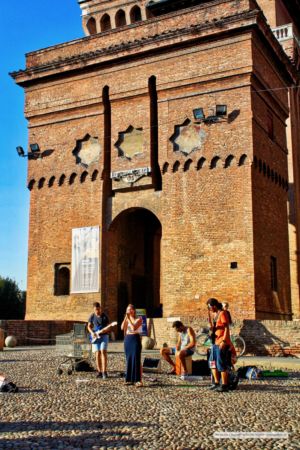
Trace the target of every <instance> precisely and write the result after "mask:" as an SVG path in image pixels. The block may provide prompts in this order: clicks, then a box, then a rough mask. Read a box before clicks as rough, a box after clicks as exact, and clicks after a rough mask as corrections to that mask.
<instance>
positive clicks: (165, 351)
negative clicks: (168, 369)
mask: <svg viewBox="0 0 300 450" xmlns="http://www.w3.org/2000/svg"><path fill="white" fill-rule="evenodd" d="M160 354H161V356H162V358H163V359H164V360H165V361H167V363H169V364H170V366H172V367H173V371H174V372H175V369H176V365H175V363H174V361H173V359H172V358H170V355H171V351H170V349H169V348H168V347H164V348H162V349H161V350H160Z"/></svg>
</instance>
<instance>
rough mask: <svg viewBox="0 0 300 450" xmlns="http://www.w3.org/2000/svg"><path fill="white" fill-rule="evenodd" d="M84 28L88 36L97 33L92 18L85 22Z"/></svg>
mask: <svg viewBox="0 0 300 450" xmlns="http://www.w3.org/2000/svg"><path fill="white" fill-rule="evenodd" d="M86 28H87V30H88V32H89V34H90V35H92V34H96V33H97V25H96V20H95V18H94V17H90V18H89V19H88V21H87V22H86Z"/></svg>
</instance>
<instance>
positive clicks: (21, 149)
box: [16, 145, 25, 156]
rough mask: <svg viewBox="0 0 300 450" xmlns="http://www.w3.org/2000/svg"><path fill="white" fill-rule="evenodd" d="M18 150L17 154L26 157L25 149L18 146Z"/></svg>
mask: <svg viewBox="0 0 300 450" xmlns="http://www.w3.org/2000/svg"><path fill="white" fill-rule="evenodd" d="M16 150H17V153H18V155H19V156H25V152H24V149H23V147H21V146H20V145H18V147H17V148H16Z"/></svg>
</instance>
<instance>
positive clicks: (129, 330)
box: [126, 319, 142, 334]
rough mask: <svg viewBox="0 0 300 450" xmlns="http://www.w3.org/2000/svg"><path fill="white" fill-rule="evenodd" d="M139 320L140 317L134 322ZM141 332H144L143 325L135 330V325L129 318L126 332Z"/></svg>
mask: <svg viewBox="0 0 300 450" xmlns="http://www.w3.org/2000/svg"><path fill="white" fill-rule="evenodd" d="M138 320H139V319H135V321H134V324H136V322H137V321H138ZM141 332H142V325H140V326H139V327H138V328H137V329H136V330H134V328H133V325H132V324H131V322H129V320H128V322H127V330H126V334H140V333H141Z"/></svg>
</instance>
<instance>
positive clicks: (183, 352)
mask: <svg viewBox="0 0 300 450" xmlns="http://www.w3.org/2000/svg"><path fill="white" fill-rule="evenodd" d="M178 356H179V359H180V362H181V365H182V368H183V370H182V375H187V368H186V361H185V358H186V351H185V350H181V351H180V352H179V354H178Z"/></svg>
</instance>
